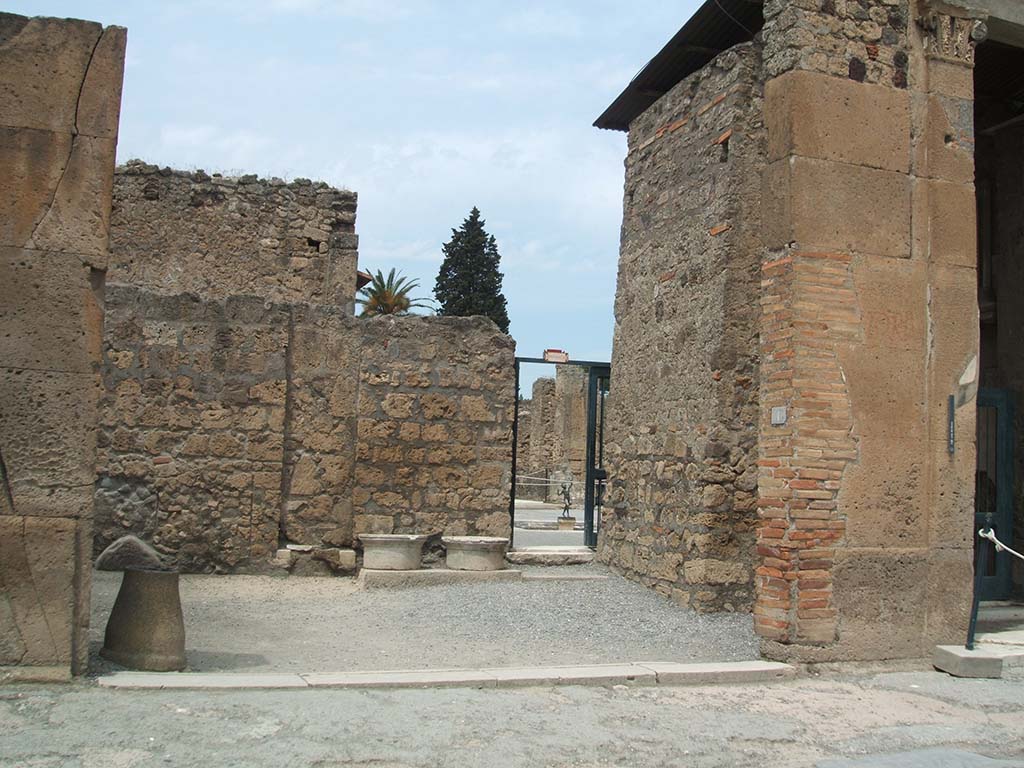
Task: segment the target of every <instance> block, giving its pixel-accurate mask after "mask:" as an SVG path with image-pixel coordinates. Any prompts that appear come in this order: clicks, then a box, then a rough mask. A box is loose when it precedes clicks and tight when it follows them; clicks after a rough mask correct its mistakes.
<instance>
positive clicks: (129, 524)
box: [95, 286, 514, 572]
mask: <svg viewBox="0 0 1024 768" xmlns="http://www.w3.org/2000/svg"><path fill="white" fill-rule="evenodd" d="M108 300H109V302H110V306H111V310H110V314H109V319H108V324H107V335H106V343H105V350H104V359H105V366H104V385H105V396H104V400H103V401H102V403H101V425H102V427H101V434H100V461H99V472H98V479H97V485H96V504H97V515H96V518H97V535H96V541H95V549H96V550H97V551H99V550H101V549H102V548H103V547H105V546H106V545H107V544H109V543H110V542H111V541H112V540H114V539H115V538H117V537H118V536H121V535H123V534H125V533H128V532H131V533H136V534H138V535H140V536H143V537H144V538H146V539H147V540H148V541H151V542H152V543H153V545H154V546H155V547H156V548H157V549H158V550H159V551H161V552H163V553H165V554H166V555H168V556H169V559H170V560H171V561H172V562H175V563H176V564H177V565H178V567H179V568H181V569H182V570H185V571H192V572H195V571H220V572H243V571H260V570H265V569H267V568H269V567H270V561H271V558H272V557H273V555H274V552H275V550H276V549H277V548H278V546H280V545H284V544H287V543H293V544H309V545H314V546H323V547H330V546H351V545H352V544H353V537H354V534H357V533H359V532H369V531H372V532H385V533H392V532H394V533H414V532H415V533H441V532H444V533H448V534H480V535H498V536H504V535H508V486H509V482H510V479H511V478H510V472H511V450H512V448H511V410H510V408H511V403H512V397H513V395H512V357H513V354H514V349H513V346H512V341H511V339H509V338H508V337H507V336H505V335H504V334H501V333H500V332H498V330H497V329H496V328H495V327H494V325H493V324H491V323H490V322H488V321H486V320H483V319H480V318H434V317H407V318H397V319H389V318H374V319H362V318H354V317H350V316H347V315H345V314H343V313H341V312H340V311H338V310H337V308H330V307H308V306H304V305H300V306H293V305H288V304H269V305H268V304H264V302H263V300H261V299H257V298H253V297H233V298H229V299H224V300H200V299H198V298H197V297H196V296H194V295H188V294H186V295H181V296H156V295H153V294H151V293H148V292H145V291H139V290H137V289H134V288H130V287H126V286H112V287H111V289H110V290H109V292H108Z"/></svg>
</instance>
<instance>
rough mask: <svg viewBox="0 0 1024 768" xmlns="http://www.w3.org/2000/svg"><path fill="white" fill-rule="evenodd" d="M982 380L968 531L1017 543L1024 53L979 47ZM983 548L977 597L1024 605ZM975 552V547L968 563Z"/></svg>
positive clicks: (1021, 494)
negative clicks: (990, 532) (985, 530)
mask: <svg viewBox="0 0 1024 768" xmlns="http://www.w3.org/2000/svg"><path fill="white" fill-rule="evenodd" d="M974 120H975V134H976V140H977V143H976V153H977V154H976V189H977V202H978V306H979V310H980V312H979V314H980V321H981V358H980V362H981V365H980V368H981V379H980V390H979V395H978V427H977V429H978V434H977V439H978V465H977V472H976V475H975V479H976V485H975V528H976V529H977V528H979V527H982V526H991V527H992V528H994V529H995V532H996V535H997V536H998V537H999V538H1000V540H1002V541H1004V542H1006V543H1007V544H1010V546H1013V547H1014V548H1016V549H1020V547H1021V546H1022V544H1024V49H1021V48H1016V47H1013V46H1009V45H1003V44H1001V43H996V42H988V43H985V44H983V45H980V46H979V47H978V50H977V63H976V70H975V114H974ZM984 546H985V547H987V548H988V557H987V561H988V562H987V566H986V568H985V569H984V574H983V578H982V584H981V595H980V596H981V599H982V600H990V601H991V600H1012V599H1015V600H1021V599H1024V563H1021V562H1019V561H1017V560H1016V559H1015V558H1013V557H1012V556H1011V555H1009V554H1006V553H1000V554H998V555H997V554H996V553H995V551H994V547H993V545H991V544H989V543H985V544H984ZM980 547H981V545H979V544H976V547H975V562H976V563H977V561H978V554H979V552H980Z"/></svg>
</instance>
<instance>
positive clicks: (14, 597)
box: [0, 13, 126, 682]
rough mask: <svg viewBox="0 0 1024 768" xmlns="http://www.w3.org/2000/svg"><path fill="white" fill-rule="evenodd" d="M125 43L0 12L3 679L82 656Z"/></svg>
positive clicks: (92, 30) (57, 672)
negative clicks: (112, 190)
mask: <svg viewBox="0 0 1024 768" xmlns="http://www.w3.org/2000/svg"><path fill="white" fill-rule="evenodd" d="M125 40H126V33H125V30H124V29H123V28H120V27H107V28H106V29H104V28H103V27H102V26H100V25H99V24H96V23H93V22H87V21H77V20H73V19H47V18H34V19H28V18H25V17H23V16H15V15H12V14H6V13H0V328H2V329H3V330H2V332H0V682H3V681H4V680H8V679H54V678H66V677H67V676H68V675H69V674H71V673H81V672H84V671H85V668H86V665H87V663H88V652H89V645H88V626H89V624H88V622H89V582H90V580H89V574H90V568H89V566H88V563H89V552H90V546H89V545H90V541H91V527H92V513H93V504H92V475H93V461H94V457H95V448H96V398H97V394H98V391H99V388H98V386H97V375H96V373H97V368H98V363H99V352H100V339H101V336H102V327H103V278H104V270H105V269H106V266H107V226H108V218H109V211H110V187H111V177H112V175H113V170H114V153H115V146H116V144H117V123H118V114H119V112H120V105H121V77H122V71H123V67H124V50H125Z"/></svg>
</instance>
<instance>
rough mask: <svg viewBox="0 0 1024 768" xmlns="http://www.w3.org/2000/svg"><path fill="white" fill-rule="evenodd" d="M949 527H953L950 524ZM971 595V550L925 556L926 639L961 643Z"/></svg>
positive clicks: (940, 552) (946, 551) (934, 553)
mask: <svg viewBox="0 0 1024 768" xmlns="http://www.w3.org/2000/svg"><path fill="white" fill-rule="evenodd" d="M972 512H973V510H972ZM972 517H973V514H972ZM972 522H973V521H972ZM951 527H955V524H953V521H951ZM971 527H972V528H973V525H972V526H971ZM973 596H974V550H973V548H970V547H965V548H963V549H938V548H933V549H932V551H931V553H930V554H929V557H928V616H927V624H926V626H925V640H926V641H927V642H929V643H938V644H944V643H957V642H961V643H962V642H964V641H965V640H966V638H967V624H968V621H969V619H970V614H971V601H972V600H973Z"/></svg>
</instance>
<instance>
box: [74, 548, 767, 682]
mask: <svg viewBox="0 0 1024 768" xmlns="http://www.w3.org/2000/svg"><path fill="white" fill-rule="evenodd" d="M541 570H546V572H547V573H551V572H553V571H552V569H541ZM558 572H559V573H574V572H576V573H608V571H607V570H605V569H604V568H603V567H602V566H597V565H592V566H581V567H563V568H559V569H558ZM120 578H121V575H120V574H119V573H101V572H96V573H94V581H93V611H92V624H91V636H92V641H93V643H92V646H93V652H94V653H93V666H94V671H97V672H100V671H104V670H106V669H109V668H110V667H109V664H108V662H105V661H103V660H101V659H99V657H98V656H97V655H96V651H98V648H99V646H100V645H101V644H102V639H103V629H104V627H105V626H106V621H107V616H108V615H109V613H110V608H111V606H112V605H113V601H114V597H115V596H116V593H117V588H118V586H119V584H120ZM181 597H182V605H183V607H184V612H185V630H186V636H187V644H186V647H187V655H188V661H189V668H190V669H192V670H196V671H243V670H245V671H282V672H337V671H353V670H382V669H428V668H446V667H447V668H451V667H511V666H523V665H555V664H595V663H612V662H621V661H733V660H740V659H753V658H757V649H758V645H757V641H756V639H755V637H754V633H753V624H752V620H751V617H750V616H749V615H739V614H714V615H708V614H697V613H694V612H693V611H690V610H688V609H686V608H682V607H680V606H677V605H675V604H674V603H672V602H671V601H669V600H667V599H665V598H663V597H661V596H660V595H658V594H656V593H654V592H652V591H650V590H648V589H645V588H644V587H641V586H640V585H638V584H634V583H633V582H630V581H627V580H626V579H623V578H621V577H619V576H616V575H611V576H610V578H608V579H606V580H597V581H594V580H589V581H523V582H506V583H490V584H486V583H480V584H463V585H446V586H431V587H418V588H411V589H398V590H386V589H376V590H371V591H366V592H363V591H359V590H357V589H356V586H355V582H354V580H353V579H343V578H314V577H308V578H302V577H272V576H206V575H185V576H182V578H181Z"/></svg>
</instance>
